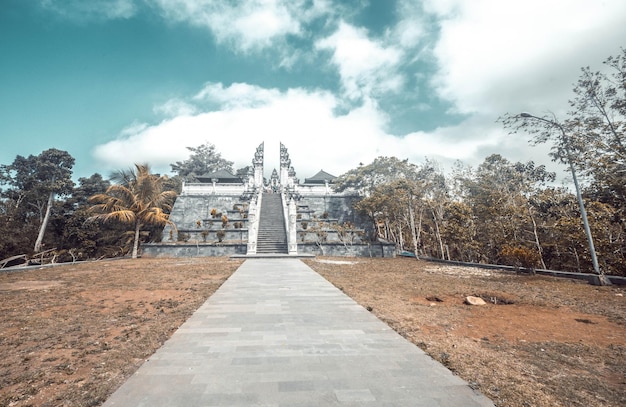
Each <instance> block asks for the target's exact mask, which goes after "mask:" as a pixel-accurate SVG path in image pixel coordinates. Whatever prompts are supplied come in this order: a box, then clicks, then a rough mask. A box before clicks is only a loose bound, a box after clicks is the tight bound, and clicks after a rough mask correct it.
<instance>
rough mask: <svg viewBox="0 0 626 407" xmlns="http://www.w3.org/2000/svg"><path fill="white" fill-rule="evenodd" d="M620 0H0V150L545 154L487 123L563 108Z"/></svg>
mask: <svg viewBox="0 0 626 407" xmlns="http://www.w3.org/2000/svg"><path fill="white" fill-rule="evenodd" d="M624 16H626V2H624V1H623V0H603V1H589V0H528V1H525V2H514V1H506V0H471V1H470V0H342V1H333V0H240V1H226V0H90V1H81V0H2V3H1V4H0V89H1V91H0V140H1V142H2V147H1V148H0V164H9V163H11V162H12V161H13V159H14V158H15V156H16V155H18V154H20V155H23V156H27V155H29V154H35V155H36V154H39V153H40V152H41V151H43V150H45V149H47V148H52V147H54V148H59V149H63V150H67V151H68V152H69V153H70V154H72V156H74V157H75V158H76V165H75V167H74V168H75V175H76V176H77V177H80V176H89V175H91V174H92V173H94V172H100V173H102V174H104V175H107V174H109V173H110V172H111V171H112V170H115V169H120V168H127V167H129V166H131V165H132V164H133V163H135V162H147V163H149V164H151V166H152V167H153V168H154V169H155V170H156V171H159V172H167V171H169V164H170V163H173V162H175V161H178V160H183V159H185V158H186V155H187V153H188V151H187V150H186V148H185V147H187V146H192V147H193V146H198V145H200V144H203V143H204V142H210V143H213V144H215V145H216V147H217V149H218V151H220V152H221V153H222V155H223V156H224V157H225V158H227V159H229V160H232V161H235V166H236V167H243V166H245V165H248V164H249V163H250V160H251V159H252V157H253V154H254V151H255V149H256V146H257V145H259V144H260V143H261V142H263V141H264V142H265V147H266V172H270V171H271V169H272V168H274V167H277V166H278V156H279V142H283V143H284V144H285V145H286V147H287V148H288V149H289V152H290V155H291V159H292V164H293V165H294V167H295V170H296V172H297V175H298V177H299V178H301V179H303V178H305V177H310V176H312V175H313V174H315V173H316V172H317V171H318V170H319V169H322V168H323V169H324V170H326V171H327V172H330V173H333V174H335V175H339V174H341V173H343V172H345V171H347V170H349V169H351V168H354V167H356V166H357V165H358V164H359V163H360V162H363V163H369V162H371V161H372V160H373V159H374V158H375V157H377V156H379V155H394V156H397V157H399V158H409V159H410V160H411V161H413V162H416V163H420V162H422V161H423V160H424V158H425V157H428V158H430V159H433V160H436V161H438V162H440V163H441V165H442V166H443V167H444V168H448V169H449V168H450V167H451V165H452V163H453V162H454V161H455V160H457V159H458V160H461V161H463V162H464V163H465V164H467V165H472V166H475V165H477V164H479V163H480V162H482V160H483V159H484V158H485V157H486V156H488V155H489V154H492V153H500V154H502V155H504V156H505V157H507V158H509V159H510V160H512V161H517V160H522V161H527V160H534V161H535V162H536V163H541V164H548V165H550V167H551V169H553V170H558V171H561V170H563V169H562V168H560V167H558V166H556V165H555V164H550V162H549V159H548V156H547V151H548V146H538V147H533V146H530V145H529V144H528V140H527V139H526V138H524V137H523V136H511V135H508V134H507V133H506V132H505V131H504V130H502V128H501V126H500V125H499V124H498V123H496V122H495V120H496V119H497V117H498V116H500V115H502V114H504V113H506V112H521V111H529V112H533V113H534V114H543V113H546V112H548V111H553V112H555V113H557V114H561V115H562V114H563V113H564V112H565V111H566V110H567V107H568V106H567V100H568V99H569V98H571V96H572V93H571V89H572V84H573V83H574V82H575V81H576V79H577V78H578V75H579V73H580V68H581V67H583V66H588V65H589V66H591V67H592V68H593V69H602V68H603V67H602V64H601V62H602V61H603V60H604V59H605V58H606V57H608V56H610V55H616V54H617V53H618V52H619V50H620V47H623V46H626V42H625V39H626V20H625V18H626V17H624Z"/></svg>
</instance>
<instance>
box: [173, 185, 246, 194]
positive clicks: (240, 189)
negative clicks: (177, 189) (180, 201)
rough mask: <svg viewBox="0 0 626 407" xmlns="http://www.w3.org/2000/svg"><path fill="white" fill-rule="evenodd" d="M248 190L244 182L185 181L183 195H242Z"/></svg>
mask: <svg viewBox="0 0 626 407" xmlns="http://www.w3.org/2000/svg"><path fill="white" fill-rule="evenodd" d="M244 192H246V186H245V185H244V184H207V183H190V184H189V183H186V182H185V183H183V188H182V193H181V195H241V194H243V193H244Z"/></svg>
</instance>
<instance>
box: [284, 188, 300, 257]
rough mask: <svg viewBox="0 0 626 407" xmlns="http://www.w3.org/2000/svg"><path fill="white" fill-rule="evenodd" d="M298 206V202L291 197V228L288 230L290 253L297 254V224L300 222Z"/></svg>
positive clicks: (289, 209)
mask: <svg viewBox="0 0 626 407" xmlns="http://www.w3.org/2000/svg"><path fill="white" fill-rule="evenodd" d="M297 212H298V208H297V207H296V202H295V201H294V200H293V198H290V199H289V207H288V213H289V229H288V230H287V236H288V239H287V242H288V247H289V254H292V255H296V254H298V234H297V232H296V230H297V229H296V224H297V222H298V219H297V216H298V214H297Z"/></svg>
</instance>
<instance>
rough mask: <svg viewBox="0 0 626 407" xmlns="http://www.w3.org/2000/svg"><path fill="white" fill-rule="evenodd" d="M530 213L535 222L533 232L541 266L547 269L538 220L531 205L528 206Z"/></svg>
mask: <svg viewBox="0 0 626 407" xmlns="http://www.w3.org/2000/svg"><path fill="white" fill-rule="evenodd" d="M528 214H529V215H530V220H531V221H532V222H533V233H534V235H535V245H536V246H537V251H538V252H539V260H541V267H542V268H543V269H544V270H545V269H546V263H545V262H544V261H543V248H542V247H541V243H540V242H539V233H538V231H537V222H536V221H535V217H534V216H533V211H532V209H531V208H530V207H528Z"/></svg>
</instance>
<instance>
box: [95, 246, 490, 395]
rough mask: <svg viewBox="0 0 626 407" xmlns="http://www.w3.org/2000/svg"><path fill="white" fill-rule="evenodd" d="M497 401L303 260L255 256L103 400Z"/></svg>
mask: <svg viewBox="0 0 626 407" xmlns="http://www.w3.org/2000/svg"><path fill="white" fill-rule="evenodd" d="M104 406H105V407H112V406H134V407H137V406H150V407H155V406H168V407H175V406H181V407H182V406H185V407H189V406H206V407H208V406H229V407H232V406H275V407H282V406H377V407H381V406H411V407H413V406H458V407H461V406H462V407H471V406H493V404H492V403H491V401H490V400H489V399H487V398H486V397H484V396H483V395H481V394H479V393H477V392H475V391H474V390H472V389H471V388H470V387H469V386H468V384H467V383H466V382H465V381H463V380H461V379H460V378H458V377H457V376H454V375H453V374H452V373H451V372H450V371H449V370H448V369H446V368H445V367H444V366H442V365H441V364H439V363H437V362H435V361H434V360H433V359H431V358H430V357H429V356H427V355H426V354H425V353H424V352H423V351H422V350H420V349H419V348H417V347H416V346H414V345H413V344H411V343H409V342H408V341H406V340H405V339H404V338H402V337H401V336H400V335H398V334H397V333H395V332H394V331H393V330H391V329H390V328H389V327H388V326H387V325H385V324H384V323H383V322H381V321H380V320H378V319H377V318H376V317H374V316H373V315H372V314H371V313H369V312H368V311H366V310H365V309H364V308H362V307H361V306H359V305H358V304H356V303H355V302H354V301H353V300H352V299H350V298H349V297H347V296H346V295H344V294H343V293H342V292H341V291H340V290H338V289H337V288H335V287H334V286H333V285H331V284H330V283H329V282H327V281H326V280H325V279H324V278H322V277H321V276H320V275H319V274H317V273H315V272H314V271H313V270H311V269H310V268H309V267H308V266H306V265H305V264H304V263H302V262H301V261H300V260H297V259H289V258H276V259H271V258H268V259H249V260H246V261H245V262H244V263H243V264H242V266H241V267H240V268H239V269H238V270H237V271H236V272H235V273H234V274H233V275H232V276H231V278H230V279H229V280H228V281H226V283H224V285H222V287H220V289H219V290H218V291H217V292H216V293H215V294H214V295H213V296H212V297H211V298H209V299H208V300H207V301H206V302H205V303H204V304H203V305H202V307H201V308H200V309H198V311H196V313H195V314H194V315H193V316H192V317H191V318H190V319H189V320H188V321H187V322H185V323H184V324H183V325H182V326H181V327H180V328H179V329H178V331H177V332H176V333H174V335H173V336H172V337H171V338H170V340H169V341H167V342H166V343H165V344H164V345H163V347H161V348H160V349H159V350H158V351H157V352H156V353H155V354H154V355H153V356H152V357H150V359H149V360H148V361H146V362H145V363H144V364H143V366H141V368H140V369H139V370H138V371H137V372H136V373H135V374H134V375H133V376H132V377H131V378H130V379H129V380H128V381H127V382H126V383H125V384H123V385H122V386H121V387H120V388H119V389H118V390H117V391H116V392H115V393H114V394H113V395H112V396H111V397H110V398H109V400H107V402H106V403H105V404H104Z"/></svg>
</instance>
